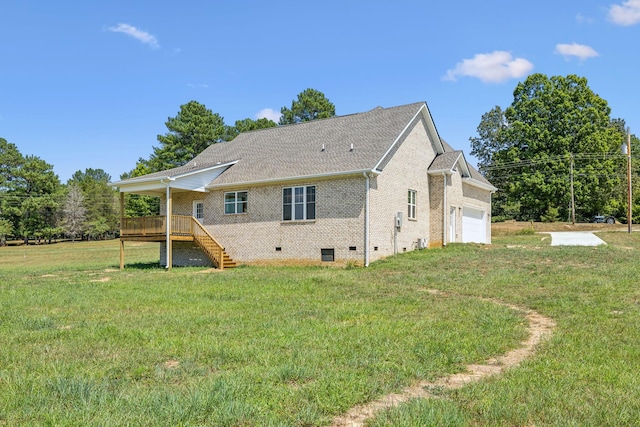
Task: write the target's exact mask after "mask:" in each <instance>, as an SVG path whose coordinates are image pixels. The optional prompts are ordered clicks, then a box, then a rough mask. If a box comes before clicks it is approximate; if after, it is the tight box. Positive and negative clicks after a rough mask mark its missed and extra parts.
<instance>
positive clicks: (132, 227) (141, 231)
mask: <svg viewBox="0 0 640 427" xmlns="http://www.w3.org/2000/svg"><path fill="white" fill-rule="evenodd" d="M165 220H166V217H165V216H143V217H137V218H125V219H124V223H123V224H120V236H122V237H127V236H142V237H145V236H157V235H159V234H165V233H166V232H167V226H166V222H165Z"/></svg>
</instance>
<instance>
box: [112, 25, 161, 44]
mask: <svg viewBox="0 0 640 427" xmlns="http://www.w3.org/2000/svg"><path fill="white" fill-rule="evenodd" d="M108 30H109V31H111V32H113V33H123V34H126V35H128V36H131V37H133V38H134V39H136V40H138V41H139V42H141V43H144V44H148V45H149V46H151V47H152V48H154V49H158V48H159V47H160V45H159V44H158V40H157V39H156V38H155V37H154V36H153V35H151V34H149V33H147V32H146V31H142V30H140V29H138V28H136V27H134V26H133V25H129V24H118V25H117V26H115V27H109V28H108Z"/></svg>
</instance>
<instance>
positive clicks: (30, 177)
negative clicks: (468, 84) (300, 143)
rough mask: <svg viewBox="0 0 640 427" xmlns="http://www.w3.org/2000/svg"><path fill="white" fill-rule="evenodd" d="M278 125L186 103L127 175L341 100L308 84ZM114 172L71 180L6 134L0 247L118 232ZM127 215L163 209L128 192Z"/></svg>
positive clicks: (317, 114)
mask: <svg viewBox="0 0 640 427" xmlns="http://www.w3.org/2000/svg"><path fill="white" fill-rule="evenodd" d="M280 112H281V117H280V120H279V122H278V123H275V122H274V121H272V120H269V119H265V118H259V119H256V120H254V119H251V118H247V119H244V120H238V121H236V122H235V124H234V125H233V126H229V125H226V124H225V122H224V119H223V117H222V116H220V115H219V114H218V113H214V112H212V111H211V110H209V109H207V108H206V106H204V105H203V104H200V103H198V102H197V101H190V102H188V103H187V104H184V105H182V106H180V111H179V112H178V114H177V116H175V117H169V118H168V119H167V121H166V123H165V124H166V127H167V129H168V132H167V133H166V134H164V135H158V136H157V140H158V142H159V143H160V145H158V146H154V147H152V152H151V154H150V156H149V157H148V158H147V159H143V158H141V159H139V160H138V162H137V163H136V166H135V167H134V169H133V170H131V171H129V172H125V173H123V174H122V175H121V176H120V178H121V179H126V178H131V177H137V176H141V175H145V174H148V173H151V172H157V171H161V170H166V169H170V168H173V167H177V166H181V165H184V164H186V163H188V162H189V161H190V160H191V159H193V158H194V157H195V156H197V155H198V154H199V153H200V152H202V151H203V150H204V149H205V148H207V147H208V146H209V145H211V144H215V143H219V142H224V141H231V140H232V139H233V138H235V137H236V136H237V135H238V134H240V133H242V132H248V131H253V130H257V129H264V128H269V127H274V126H278V125H280V126H282V125H287V124H293V123H300V122H304V121H309V120H315V119H320V118H327V117H332V116H334V115H335V106H334V105H333V104H332V103H331V102H330V101H329V100H328V99H327V98H326V97H325V95H324V94H323V93H322V92H320V91H318V90H315V89H306V90H304V91H303V92H301V93H300V94H298V96H297V98H296V99H294V100H293V101H292V103H291V107H290V108H289V107H282V108H281V110H280ZM110 182H111V177H110V176H109V174H107V173H106V172H105V171H104V170H102V169H90V168H89V169H85V170H84V171H81V170H78V171H77V172H75V173H74V174H73V176H72V177H71V178H70V179H69V180H68V181H67V183H66V184H63V183H61V182H60V179H59V178H58V176H57V175H56V174H55V172H54V170H53V165H51V164H49V163H47V162H46V161H45V160H43V159H41V158H39V157H37V156H34V155H23V154H22V153H21V152H20V151H19V149H18V147H17V146H16V145H15V144H13V143H10V142H8V141H7V140H5V139H3V138H0V245H3V244H5V242H6V240H7V239H8V238H19V239H21V240H23V241H24V242H25V243H28V242H29V240H30V239H35V240H38V241H45V242H51V241H52V240H53V239H56V238H69V239H72V240H75V239H105V238H113V237H116V236H117V234H118V232H119V217H120V211H119V210H120V204H119V198H118V194H117V192H116V190H114V189H113V188H111V186H110V185H109V183H110ZM125 206H126V208H125V216H130V217H135V216H145V215H157V214H159V199H158V198H154V197H150V196H138V195H127V203H126V204H125Z"/></svg>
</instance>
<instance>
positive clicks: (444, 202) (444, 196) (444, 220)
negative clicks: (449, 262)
mask: <svg viewBox="0 0 640 427" xmlns="http://www.w3.org/2000/svg"><path fill="white" fill-rule="evenodd" d="M442 246H447V174H446V173H445V172H442Z"/></svg>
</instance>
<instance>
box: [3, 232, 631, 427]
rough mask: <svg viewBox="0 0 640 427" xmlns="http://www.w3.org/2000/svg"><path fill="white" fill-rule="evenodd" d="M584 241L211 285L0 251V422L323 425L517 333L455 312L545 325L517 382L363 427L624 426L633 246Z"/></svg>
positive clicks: (509, 375)
mask: <svg viewBox="0 0 640 427" xmlns="http://www.w3.org/2000/svg"><path fill="white" fill-rule="evenodd" d="M598 235H599V236H600V237H601V238H603V239H604V240H605V241H606V242H607V243H608V245H607V246H598V247H574V248H571V247H551V246H549V244H548V240H542V239H543V238H544V237H545V236H544V235H542V234H535V235H518V234H516V233H514V232H510V233H505V234H503V235H501V236H497V237H496V238H494V244H493V245H484V246H483V245H461V244H451V245H448V246H447V247H446V248H444V249H434V250H427V251H415V252H410V253H406V254H403V255H400V256H397V257H392V258H389V259H386V260H383V261H379V262H376V263H373V264H372V265H371V267H370V268H367V269H364V268H355V269H329V268H321V267H285V268H274V267H245V268H239V269H235V270H229V271H225V272H223V273H216V274H194V273H196V272H198V271H202V269H189V268H179V269H178V268H176V269H174V270H173V271H172V272H169V273H167V272H164V271H163V270H162V269H160V268H157V269H144V268H128V269H125V271H123V272H119V271H114V268H113V267H114V266H115V265H116V263H117V260H118V249H117V242H99V243H96V244H95V245H96V246H90V247H89V246H87V247H88V248H93V250H91V251H89V250H87V251H83V250H82V249H83V246H82V244H74V245H71V244H70V245H71V246H70V248H71V249H77V252H78V254H77V257H76V255H75V252H74V251H73V250H71V249H67V248H68V247H65V246H60V248H62V249H65V250H69V252H68V253H67V254H66V255H65V256H64V258H60V257H59V256H58V255H57V254H55V253H54V252H49V253H48V254H42V253H40V254H39V253H38V251H33V252H29V253H28V254H27V260H26V261H25V262H24V263H23V262H21V261H20V260H21V259H23V260H24V256H23V255H22V252H21V251H23V248H21V247H9V248H0V348H1V349H2V351H0V425H1V424H3V423H4V424H6V425H24V424H30V425H85V424H97V425H138V424H140V425H185V426H187V425H220V426H240V425H242V426H281V425H282V426H287V425H290V426H321V425H328V424H329V423H330V421H331V419H332V418H333V416H335V415H337V414H340V413H343V412H345V411H346V410H347V409H348V408H349V407H351V406H354V405H356V404H358V403H363V402H367V401H370V400H372V399H374V398H375V397H378V396H380V395H382V394H385V393H388V392H390V391H398V390H400V389H401V388H402V387H403V386H405V385H407V384H410V383H412V382H414V381H416V380H422V379H427V380H432V379H435V378H437V377H441V376H444V375H448V374H450V373H453V372H458V371H460V370H462V369H463V367H464V366H465V365H466V364H468V363H473V362H481V361H484V360H486V359H487V358H489V357H492V356H494V355H497V354H501V353H504V352H506V351H507V350H509V349H512V348H514V347H517V345H518V343H519V342H520V340H521V339H522V338H523V333H524V323H523V319H522V318H521V317H520V316H519V315H518V314H517V313H514V312H513V311H511V310H509V309H507V308H504V307H500V306H496V305H493V304H490V303H488V302H482V301H479V300H476V299H474V298H470V297H472V296H478V297H489V298H497V299H500V300H502V301H504V302H507V303H512V304H517V305H520V306H526V307H531V308H532V309H534V310H536V311H538V312H540V313H542V314H544V315H547V316H549V317H552V318H553V319H554V320H555V321H556V323H557V328H556V330H555V331H554V334H553V336H552V337H551V339H550V340H549V341H547V342H545V343H544V345H543V346H541V347H540V349H539V350H538V352H537V353H536V354H535V356H534V357H533V358H531V359H528V360H526V361H525V362H523V363H522V364H521V365H520V366H519V367H517V368H514V369H510V370H508V371H506V372H505V373H504V374H503V375H501V376H498V377H493V378H490V379H488V380H484V381H482V382H480V383H476V384H470V385H468V386H466V387H464V388H462V389H458V390H450V391H447V390H442V391H441V392H440V399H431V400H415V401H411V402H409V403H407V404H404V405H401V406H400V407H398V408H396V409H393V410H389V411H385V412H383V413H381V414H379V415H378V416H377V417H376V418H375V419H374V420H371V421H370V423H369V425H370V426H376V427H378V426H415V425H453V426H456V425H460V426H468V425H473V426H496V425H497V426H513V425H536V426H543V425H549V426H560V425H563V426H564V425H598V426H601V425H602V426H620V425H635V424H637V420H638V419H640V403H638V400H637V399H635V398H634V396H635V395H636V394H637V390H638V389H640V376H638V374H637V372H638V371H639V370H640V345H638V336H640V288H638V286H637V278H638V277H640V263H638V262H637V259H638V256H639V255H640V253H639V251H640V234H636V233H633V234H631V235H629V234H627V233H624V232H613V231H604V230H603V231H602V232H600V233H599V234H598ZM83 244H84V243H83ZM61 245H62V244H61ZM92 245H93V244H92ZM100 245H103V246H100ZM51 246H52V247H53V246H58V245H51ZM36 248H41V249H43V250H45V251H46V250H50V248H48V247H47V246H43V247H36ZM29 249H31V248H29ZM138 250H139V252H138ZM134 252H135V253H134ZM89 254H93V255H89ZM21 257H22V258H21ZM157 257H158V248H157V246H156V245H143V246H140V247H139V248H133V247H132V248H129V247H127V260H130V259H131V260H134V258H135V261H134V262H136V263H139V265H140V266H149V265H152V264H154V263H157ZM36 260H37V261H36ZM49 261H50V262H49ZM432 288H435V289H440V290H443V291H449V292H451V294H450V295H447V296H444V295H437V294H436V295H434V294H431V293H429V292H427V291H428V290H429V289H432Z"/></svg>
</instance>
